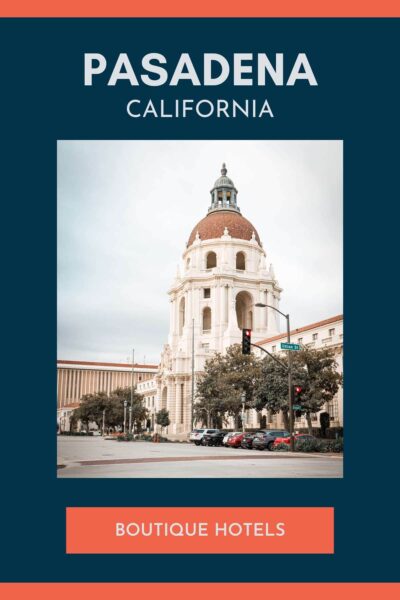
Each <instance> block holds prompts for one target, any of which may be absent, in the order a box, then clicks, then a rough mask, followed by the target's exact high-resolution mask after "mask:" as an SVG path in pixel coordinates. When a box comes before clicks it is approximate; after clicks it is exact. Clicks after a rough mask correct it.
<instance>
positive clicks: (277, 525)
mask: <svg viewBox="0 0 400 600" xmlns="http://www.w3.org/2000/svg"><path fill="white" fill-rule="evenodd" d="M66 520H67V523H66V527H67V536H66V551H67V553H68V554H333V552H334V510H333V508H331V507H312V508H311V507H307V508H303V507H302V508H292V507H291V508H287V507H284V508H266V507H251V508H247V507H224V508H221V507H218V508H215V507H214V508H209V507H196V508H194V507H173V508H172V507H167V508H165V507H157V508H154V507H151V508H149V507H146V508H143V507H140V508H139V507H138V508H136V507H135V508H109V507H107V508H87V507H85V508H83V507H79V508H76V507H68V508H67V509H66Z"/></svg>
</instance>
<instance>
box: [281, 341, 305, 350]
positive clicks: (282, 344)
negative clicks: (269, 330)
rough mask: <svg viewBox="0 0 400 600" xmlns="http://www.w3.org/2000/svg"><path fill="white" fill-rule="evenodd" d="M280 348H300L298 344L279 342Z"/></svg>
mask: <svg viewBox="0 0 400 600" xmlns="http://www.w3.org/2000/svg"><path fill="white" fill-rule="evenodd" d="M281 350H300V344H288V343H287V342H281Z"/></svg>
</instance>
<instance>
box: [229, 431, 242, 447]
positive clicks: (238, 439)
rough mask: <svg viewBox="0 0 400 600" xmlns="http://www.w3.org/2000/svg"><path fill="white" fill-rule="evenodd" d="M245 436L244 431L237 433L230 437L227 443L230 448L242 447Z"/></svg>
mask: <svg viewBox="0 0 400 600" xmlns="http://www.w3.org/2000/svg"><path fill="white" fill-rule="evenodd" d="M243 436H244V433H236V435H233V436H232V437H230V438H229V440H228V441H227V443H226V445H227V446H229V448H240V444H241V443H242V439H243Z"/></svg>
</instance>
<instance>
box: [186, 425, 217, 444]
mask: <svg viewBox="0 0 400 600" xmlns="http://www.w3.org/2000/svg"><path fill="white" fill-rule="evenodd" d="M214 431H218V429H193V431H192V433H191V434H190V435H189V442H193V443H194V444H195V445H196V446H200V445H201V442H202V439H203V436H204V434H205V433H214Z"/></svg>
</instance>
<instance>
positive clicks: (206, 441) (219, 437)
mask: <svg viewBox="0 0 400 600" xmlns="http://www.w3.org/2000/svg"><path fill="white" fill-rule="evenodd" d="M224 437H225V433H224V432H223V431H220V430H219V429H214V430H213V431H211V433H210V430H209V429H207V431H206V432H205V433H204V434H203V439H202V440H201V443H202V445H203V446H222V441H223V439H224Z"/></svg>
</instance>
